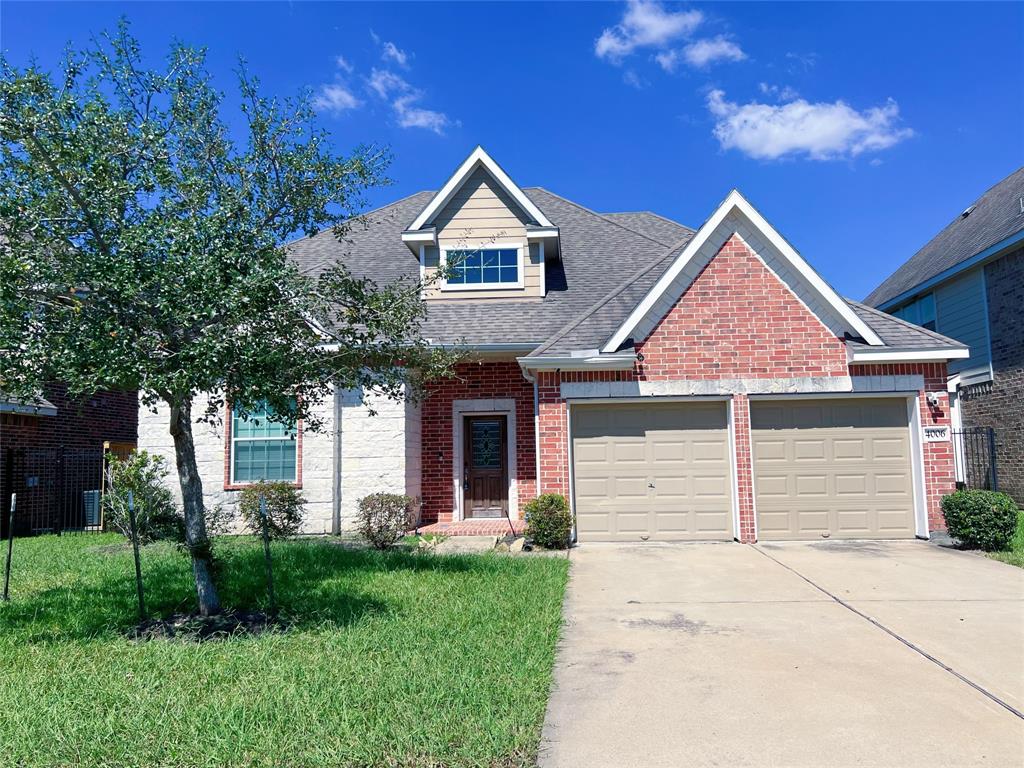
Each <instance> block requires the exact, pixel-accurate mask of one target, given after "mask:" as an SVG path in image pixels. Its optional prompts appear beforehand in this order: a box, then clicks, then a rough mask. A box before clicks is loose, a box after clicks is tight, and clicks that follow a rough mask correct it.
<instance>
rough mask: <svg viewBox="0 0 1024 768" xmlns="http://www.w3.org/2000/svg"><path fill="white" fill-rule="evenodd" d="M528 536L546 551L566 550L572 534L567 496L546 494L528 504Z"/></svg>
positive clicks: (526, 509) (526, 508)
mask: <svg viewBox="0 0 1024 768" xmlns="http://www.w3.org/2000/svg"><path fill="white" fill-rule="evenodd" d="M525 511H526V535H527V536H528V537H529V538H530V539H531V540H532V541H533V543H534V544H536V545H538V546H541V547H544V548H545V549H565V548H566V547H568V546H569V535H570V534H571V533H572V515H570V514H569V503H568V502H567V501H566V500H565V496H562V495H561V494H558V493H545V494H543V495H541V496H538V497H537V498H535V499H531V500H530V501H528V502H527V503H526V507H525Z"/></svg>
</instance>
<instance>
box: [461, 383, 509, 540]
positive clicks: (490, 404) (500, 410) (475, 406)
mask: <svg viewBox="0 0 1024 768" xmlns="http://www.w3.org/2000/svg"><path fill="white" fill-rule="evenodd" d="M464 416H504V417H505V419H506V422H507V423H506V425H505V442H506V443H507V445H506V446H505V448H506V450H507V451H508V514H509V516H510V517H513V518H516V519H518V518H519V485H518V483H517V481H516V471H517V468H516V401H515V400H513V399H512V398H508V399H500V400H491V399H486V400H453V401H452V486H453V489H454V493H455V505H454V509H453V510H452V520H456V521H458V520H464V519H465V513H466V511H465V510H464V509H463V498H462V496H463V493H462V482H463V477H462V465H463V459H464V456H463V455H462V454H463V445H464V443H463V436H462V422H463V421H464V418H463V417H464Z"/></svg>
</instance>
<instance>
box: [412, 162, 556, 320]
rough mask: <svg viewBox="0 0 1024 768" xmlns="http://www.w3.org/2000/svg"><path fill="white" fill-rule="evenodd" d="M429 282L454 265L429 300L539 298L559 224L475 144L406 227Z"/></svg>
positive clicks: (428, 293)
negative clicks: (474, 147) (444, 268)
mask: <svg viewBox="0 0 1024 768" xmlns="http://www.w3.org/2000/svg"><path fill="white" fill-rule="evenodd" d="M402 241H403V242H405V244H406V245H407V246H408V247H409V249H410V250H411V251H412V252H413V253H414V254H416V256H417V257H418V258H419V260H420V273H421V275H422V277H423V279H424V280H425V281H426V280H430V279H432V278H433V277H434V276H436V273H437V271H438V269H439V268H440V267H446V266H447V265H449V264H450V265H452V267H451V274H449V275H448V276H447V277H441V278H439V279H438V280H437V281H436V282H434V283H432V284H431V285H430V286H429V287H428V288H427V289H426V290H425V291H424V298H426V299H428V300H460V299H523V298H540V297H543V296H544V293H545V260H546V259H553V258H556V257H557V256H558V227H557V226H555V225H554V224H553V223H552V222H551V221H550V220H548V218H547V216H545V215H544V213H543V212H542V211H541V210H540V209H539V208H538V207H537V206H536V205H535V204H534V203H533V201H532V200H530V198H529V197H527V195H526V194H525V193H524V192H523V190H522V189H520V188H519V186H517V185H516V183H515V182H513V181H512V179H511V178H509V176H508V174H506V173H505V171H503V170H502V168H501V166H499V165H498V164H497V163H496V162H494V160H493V159H492V158H491V156H490V155H488V154H487V153H486V152H485V151H484V150H483V148H482V147H477V148H476V149H474V150H473V152H472V153H470V155H469V157H467V158H466V160H465V162H463V163H462V165H460V166H459V168H458V170H456V171H455V173H454V174H453V175H452V177H451V178H450V179H449V180H448V182H447V183H446V184H445V185H444V186H443V187H442V188H441V189H440V191H438V192H437V194H435V195H434V196H433V197H432V198H431V199H430V202H428V203H427V205H426V206H425V207H424V208H423V210H422V211H420V213H419V215H418V216H417V217H416V219H415V220H414V221H413V222H412V224H410V225H409V227H408V229H406V230H405V231H404V232H402Z"/></svg>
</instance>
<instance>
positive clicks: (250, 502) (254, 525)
mask: <svg viewBox="0 0 1024 768" xmlns="http://www.w3.org/2000/svg"><path fill="white" fill-rule="evenodd" d="M260 496H263V497H265V498H266V500H267V531H268V533H269V535H270V538H272V539H283V538H285V537H288V536H294V535H295V534H297V533H298V532H299V529H300V528H301V527H302V517H303V514H304V513H305V511H306V500H305V499H304V498H303V497H302V492H301V491H299V489H298V488H296V487H295V486H294V485H292V484H291V483H282V482H266V481H261V482H259V483H253V484H252V485H247V486H245V488H243V489H242V492H241V493H240V494H239V496H238V512H239V514H240V515H241V516H242V522H243V523H245V527H246V528H247V529H248V530H250V531H252V532H253V533H256V534H260V535H262V533H263V516H262V515H261V514H260Z"/></svg>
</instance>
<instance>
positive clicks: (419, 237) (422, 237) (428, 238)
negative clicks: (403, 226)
mask: <svg viewBox="0 0 1024 768" xmlns="http://www.w3.org/2000/svg"><path fill="white" fill-rule="evenodd" d="M402 242H403V243H417V244H422V243H426V244H428V245H437V231H436V230H435V229H433V228H431V229H425V230H421V231H419V232H403V233H402Z"/></svg>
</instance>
